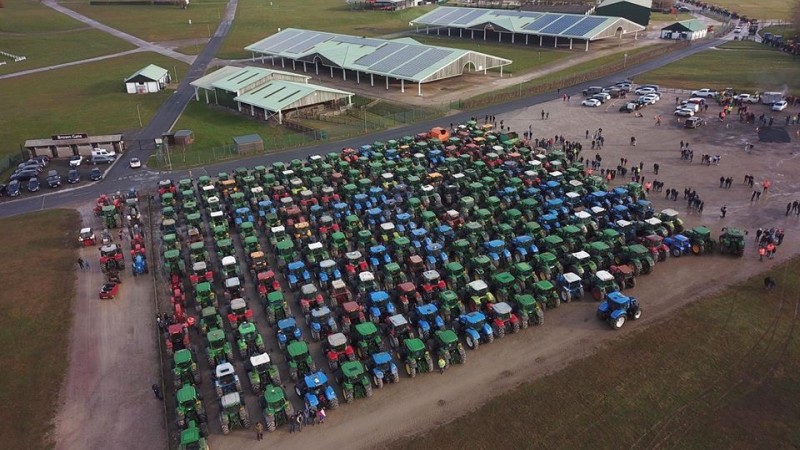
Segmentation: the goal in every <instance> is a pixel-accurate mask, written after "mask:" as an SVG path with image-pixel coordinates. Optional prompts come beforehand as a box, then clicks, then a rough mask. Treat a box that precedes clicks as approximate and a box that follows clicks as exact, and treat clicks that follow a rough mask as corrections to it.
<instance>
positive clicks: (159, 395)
mask: <svg viewBox="0 0 800 450" xmlns="http://www.w3.org/2000/svg"><path fill="white" fill-rule="evenodd" d="M150 389H152V390H153V395H155V396H156V398H157V399H158V400H164V395H163V394H162V393H161V388H160V387H158V385H157V384H153V385H152V386H150Z"/></svg>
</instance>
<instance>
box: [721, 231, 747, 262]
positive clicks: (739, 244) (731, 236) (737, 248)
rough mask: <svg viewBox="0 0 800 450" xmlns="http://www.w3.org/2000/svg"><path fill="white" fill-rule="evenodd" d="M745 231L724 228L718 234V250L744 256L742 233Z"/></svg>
mask: <svg viewBox="0 0 800 450" xmlns="http://www.w3.org/2000/svg"><path fill="white" fill-rule="evenodd" d="M745 234H747V233H746V232H745V231H742V230H740V229H739V228H733V227H727V228H724V229H723V231H722V234H721V235H720V236H719V252H720V253H730V254H732V255H736V256H740V257H741V256H744V235H745Z"/></svg>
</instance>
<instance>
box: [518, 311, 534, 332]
mask: <svg viewBox="0 0 800 450" xmlns="http://www.w3.org/2000/svg"><path fill="white" fill-rule="evenodd" d="M530 320H531V319H530V317H528V313H526V312H524V311H523V312H522V314H520V315H519V321H520V323H521V326H522V329H523V330H524V329H526V328H528V325H530Z"/></svg>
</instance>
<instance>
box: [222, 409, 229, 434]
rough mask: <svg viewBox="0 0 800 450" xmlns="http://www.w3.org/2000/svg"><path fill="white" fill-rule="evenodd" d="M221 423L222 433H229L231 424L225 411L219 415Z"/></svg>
mask: <svg viewBox="0 0 800 450" xmlns="http://www.w3.org/2000/svg"><path fill="white" fill-rule="evenodd" d="M219 424H220V428H222V434H228V433H230V432H231V428H230V425H229V424H228V420H227V418H226V417H225V414H224V413H222V414H220V416H219Z"/></svg>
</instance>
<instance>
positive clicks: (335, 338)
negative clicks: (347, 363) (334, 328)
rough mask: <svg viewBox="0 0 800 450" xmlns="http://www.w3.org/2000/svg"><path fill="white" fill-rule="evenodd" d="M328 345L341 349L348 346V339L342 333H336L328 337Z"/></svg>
mask: <svg viewBox="0 0 800 450" xmlns="http://www.w3.org/2000/svg"><path fill="white" fill-rule="evenodd" d="M328 345H330V346H331V347H339V346H342V345H347V337H346V336H345V335H344V334H342V333H334V334H329V335H328Z"/></svg>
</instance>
